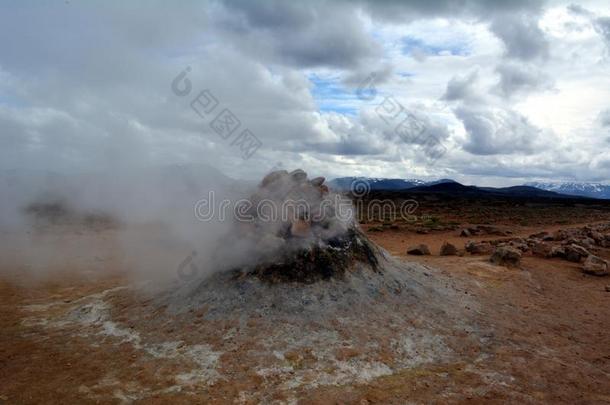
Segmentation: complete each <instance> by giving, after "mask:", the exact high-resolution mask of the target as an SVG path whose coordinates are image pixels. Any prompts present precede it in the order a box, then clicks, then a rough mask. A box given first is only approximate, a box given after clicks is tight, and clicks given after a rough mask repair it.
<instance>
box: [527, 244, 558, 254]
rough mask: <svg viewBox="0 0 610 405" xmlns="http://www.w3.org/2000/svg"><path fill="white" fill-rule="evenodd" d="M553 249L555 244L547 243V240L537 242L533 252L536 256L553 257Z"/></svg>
mask: <svg viewBox="0 0 610 405" xmlns="http://www.w3.org/2000/svg"><path fill="white" fill-rule="evenodd" d="M552 250H553V246H552V245H551V244H549V243H545V242H539V243H535V244H534V245H533V246H532V253H533V254H534V255H535V256H541V257H551V251H552Z"/></svg>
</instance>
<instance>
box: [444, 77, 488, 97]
mask: <svg viewBox="0 0 610 405" xmlns="http://www.w3.org/2000/svg"><path fill="white" fill-rule="evenodd" d="M478 79H479V72H478V71H477V70H475V71H473V72H470V73H468V74H466V75H459V76H454V77H453V78H451V80H449V82H448V83H447V90H445V94H444V95H443V99H444V100H448V101H456V100H473V99H477V98H478V97H479V96H480V91H479V89H478V88H477V87H476V85H477V81H478Z"/></svg>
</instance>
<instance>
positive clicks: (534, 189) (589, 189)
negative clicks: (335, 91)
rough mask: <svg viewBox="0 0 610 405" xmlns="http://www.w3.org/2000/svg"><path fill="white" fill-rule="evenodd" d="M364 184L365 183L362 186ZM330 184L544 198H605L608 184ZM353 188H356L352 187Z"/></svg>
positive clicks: (363, 180)
mask: <svg viewBox="0 0 610 405" xmlns="http://www.w3.org/2000/svg"><path fill="white" fill-rule="evenodd" d="M364 184H366V186H364ZM329 185H330V186H331V187H332V188H334V189H335V190H341V191H349V190H362V187H365V188H367V189H368V190H370V191H398V190H409V191H410V192H415V193H425V192H429V193H445V194H448V193H451V194H456V195H457V194H459V195H470V196H475V195H476V196H479V195H480V196H485V195H488V196H492V195H496V196H513V197H543V198H544V197H546V198H574V197H576V198H582V197H588V198H608V199H610V186H604V185H601V184H586V183H565V184H561V185H560V184H552V183H547V184H545V183H528V184H525V185H522V186H512V187H477V186H465V185H463V184H460V183H458V182H456V181H454V180H451V179H441V180H436V181H423V180H418V179H408V180H405V179H384V178H370V177H341V178H337V179H333V180H331V181H330V182H329ZM355 187H356V188H355Z"/></svg>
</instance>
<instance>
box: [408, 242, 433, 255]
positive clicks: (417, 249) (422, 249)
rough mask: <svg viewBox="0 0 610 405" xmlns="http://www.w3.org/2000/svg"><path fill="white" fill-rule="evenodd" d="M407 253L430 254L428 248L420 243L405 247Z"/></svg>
mask: <svg viewBox="0 0 610 405" xmlns="http://www.w3.org/2000/svg"><path fill="white" fill-rule="evenodd" d="M407 254H409V255H415V256H428V255H430V249H428V246H426V245H424V244H423V243H421V244H419V245H415V246H410V247H409V248H408V249H407Z"/></svg>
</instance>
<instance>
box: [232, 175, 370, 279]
mask: <svg viewBox="0 0 610 405" xmlns="http://www.w3.org/2000/svg"><path fill="white" fill-rule="evenodd" d="M324 181H325V179H324V177H315V178H313V179H308V178H307V174H306V173H305V172H304V171H303V170H300V169H297V170H294V171H292V172H290V173H289V172H287V171H285V170H280V171H274V172H271V173H269V174H268V175H267V176H265V177H264V178H263V180H262V181H261V183H260V184H259V186H258V189H257V191H256V192H255V193H254V194H253V195H252V196H250V198H249V199H248V204H247V206H248V209H247V210H245V211H244V212H242V213H240V216H239V218H238V225H237V228H238V229H237V232H236V233H237V234H239V235H240V237H241V238H242V239H246V240H247V241H248V242H250V244H252V245H253V246H255V251H254V252H253V253H252V255H251V256H252V257H254V258H255V259H256V260H257V262H256V263H254V264H253V265H249V266H244V267H243V268H242V269H240V270H241V272H242V273H243V274H244V275H255V276H257V277H259V278H260V279H261V280H264V281H267V282H302V283H311V282H316V281H319V280H326V279H329V278H333V277H334V278H339V279H340V278H343V277H344V276H345V275H346V273H348V272H350V271H352V270H353V269H354V266H355V265H356V264H357V263H358V264H360V265H363V266H366V267H367V268H368V269H369V270H370V271H378V270H379V269H380V268H379V261H378V255H379V252H378V250H377V249H376V248H375V247H374V246H373V245H372V243H371V242H370V241H369V240H368V238H367V237H366V236H365V235H364V234H363V233H362V232H361V231H360V230H359V229H358V227H357V223H356V222H355V221H354V218H353V210H352V207H351V203H350V201H349V200H347V199H345V198H344V197H342V196H340V195H338V194H335V193H331V192H330V191H329V188H328V187H327V186H326V185H325V184H324Z"/></svg>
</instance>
